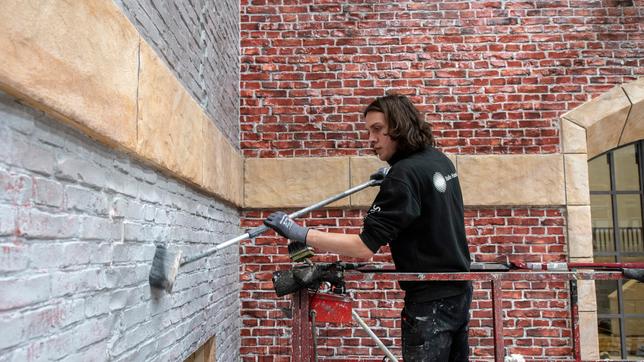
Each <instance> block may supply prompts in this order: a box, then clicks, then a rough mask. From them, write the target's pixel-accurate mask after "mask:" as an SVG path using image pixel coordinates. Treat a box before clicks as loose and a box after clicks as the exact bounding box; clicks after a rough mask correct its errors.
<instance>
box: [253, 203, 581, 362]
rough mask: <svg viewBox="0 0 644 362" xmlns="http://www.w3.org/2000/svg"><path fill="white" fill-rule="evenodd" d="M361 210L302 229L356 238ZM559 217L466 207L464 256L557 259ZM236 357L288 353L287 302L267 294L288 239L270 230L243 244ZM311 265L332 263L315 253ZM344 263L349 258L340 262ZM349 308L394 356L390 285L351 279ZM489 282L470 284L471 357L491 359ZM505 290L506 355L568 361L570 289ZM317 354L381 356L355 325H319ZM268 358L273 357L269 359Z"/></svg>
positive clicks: (380, 259)
mask: <svg viewBox="0 0 644 362" xmlns="http://www.w3.org/2000/svg"><path fill="white" fill-rule="evenodd" d="M269 213H270V211H269V210H266V211H262V212H259V211H251V212H247V213H246V214H245V215H244V220H245V224H244V226H245V227H252V226H256V225H259V223H260V222H261V220H263V218H265V217H266V216H268V214H269ZM363 217H364V213H363V212H357V211H350V210H328V211H318V212H314V213H313V214H311V215H308V216H307V217H305V218H303V224H304V225H307V226H311V227H317V228H319V229H320V230H326V231H333V232H347V233H357V232H359V231H360V224H361V221H362V218H363ZM563 225H564V218H563V215H562V211H561V210H559V209H541V208H531V209H469V210H467V213H466V227H467V234H468V238H469V241H470V251H471V252H472V254H473V255H474V258H475V260H476V261H501V260H502V261H506V259H505V258H502V257H499V255H510V256H512V257H513V258H518V259H522V260H526V261H533V262H548V261H563V260H565V253H564V228H563ZM240 253H241V255H242V257H241V258H242V267H241V278H242V281H243V287H242V288H243V290H242V292H241V300H242V323H243V328H242V356H244V360H245V361H255V360H262V361H264V360H265V359H260V358H259V357H260V356H269V355H270V356H273V357H275V358H276V359H275V360H280V359H279V358H277V357H279V356H282V357H284V356H288V355H290V345H291V340H290V335H291V334H290V333H291V332H290V326H291V319H290V318H288V317H287V316H286V314H285V313H284V312H282V309H284V308H285V309H289V308H290V307H291V305H290V299H289V298H288V297H282V298H278V297H277V296H276V295H275V294H274V292H273V289H272V288H273V285H272V282H271V275H272V272H273V271H275V270H282V269H288V268H289V267H290V260H289V259H288V257H287V256H286V255H287V250H286V240H285V239H283V238H281V237H276V236H275V234H273V233H271V234H270V235H269V234H267V235H265V236H262V237H258V238H257V239H256V240H255V242H254V243H250V242H246V243H243V245H242V246H241V251H240ZM314 260H315V261H325V262H329V261H335V260H337V258H336V257H335V256H334V255H329V254H325V255H320V256H317V257H316V258H315V259H314ZM343 260H345V261H350V260H351V259H347V258H344V259H343ZM374 262H376V263H391V259H390V257H389V254H388V250H387V248H384V249H383V250H381V252H380V253H379V254H377V255H376V256H375V257H374ZM347 289H348V290H349V295H350V296H351V297H352V298H353V300H354V304H353V306H354V308H355V309H356V310H357V311H358V312H359V313H360V315H361V316H362V317H363V318H364V319H365V320H366V322H367V324H369V326H371V327H373V330H374V332H376V334H377V335H378V336H379V337H380V338H381V339H382V340H383V342H384V343H385V344H386V345H388V346H391V347H392V351H393V352H394V353H395V354H397V355H398V356H400V338H399V337H400V331H399V328H400V322H399V314H400V310H401V308H402V305H403V302H402V297H403V293H402V292H401V291H400V290H399V289H398V288H397V285H396V284H395V283H394V282H390V281H374V280H368V281H366V282H365V281H364V280H350V281H348V283H347ZM489 289H490V285H489V283H475V290H476V291H475V297H474V302H473V304H472V322H471V324H470V326H471V332H470V336H471V346H472V347H471V353H472V356H473V357H477V356H479V357H490V356H492V354H493V339H492V336H493V331H492V328H491V326H492V311H491V309H490V307H491V301H490V291H489ZM503 289H504V295H503V296H504V300H505V303H504V308H505V312H504V313H505V314H504V326H505V328H506V329H505V336H506V344H507V346H508V352H509V353H521V354H524V355H529V356H540V357H558V358H564V357H566V356H570V354H571V348H572V347H571V346H572V342H571V339H570V333H571V332H570V322H569V318H570V315H569V303H568V288H567V285H566V284H565V283H555V282H550V283H546V282H507V283H504V284H503ZM319 327H320V330H319V335H320V338H319V341H318V343H319V348H318V353H319V355H320V356H325V357H327V356H328V357H346V358H353V359H358V358H368V357H376V356H381V357H382V353H381V352H380V350H379V349H378V348H377V347H374V346H375V345H374V343H373V342H372V341H371V340H370V339H369V338H368V337H367V335H366V334H365V333H364V332H363V331H362V330H361V329H360V327H359V326H353V327H351V326H330V325H321V326H319ZM267 360H273V359H267Z"/></svg>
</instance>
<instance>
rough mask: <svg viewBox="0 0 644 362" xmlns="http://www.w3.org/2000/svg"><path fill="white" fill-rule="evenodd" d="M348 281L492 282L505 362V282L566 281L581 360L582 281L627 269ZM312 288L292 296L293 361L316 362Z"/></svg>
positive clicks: (500, 356) (362, 274)
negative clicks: (578, 283)
mask: <svg viewBox="0 0 644 362" xmlns="http://www.w3.org/2000/svg"><path fill="white" fill-rule="evenodd" d="M346 277H347V280H350V281H352V282H355V281H360V280H365V281H465V280H469V281H481V282H490V283H491V287H490V289H491V299H492V313H493V314H492V315H493V317H492V320H493V321H492V322H493V323H492V327H493V330H494V360H495V361H498V362H503V361H504V358H505V342H504V339H503V314H502V312H503V309H502V306H503V294H502V292H503V290H502V288H501V284H502V282H505V281H541V282H562V281H564V282H565V281H568V282H569V285H570V308H571V326H572V343H573V346H572V347H573V353H574V360H575V361H581V350H580V346H579V310H578V300H577V298H578V296H577V281H578V280H617V279H623V278H624V273H623V271H606V270H571V271H543V270H540V271H523V270H522V271H482V272H469V273H399V272H395V271H387V270H382V269H378V270H375V269H374V270H369V269H363V270H359V271H349V272H347V273H346ZM309 293H310V292H309V291H308V290H306V289H302V290H300V291H298V292H296V293H294V294H293V295H292V298H293V331H292V333H293V344H292V346H293V348H292V352H291V361H293V362H305V361H306V362H309V361H313V360H314V358H313V356H314V355H315V353H314V351H313V344H314V343H313V336H312V333H311V330H312V327H313V326H312V324H311V320H310V309H309V296H310V295H309Z"/></svg>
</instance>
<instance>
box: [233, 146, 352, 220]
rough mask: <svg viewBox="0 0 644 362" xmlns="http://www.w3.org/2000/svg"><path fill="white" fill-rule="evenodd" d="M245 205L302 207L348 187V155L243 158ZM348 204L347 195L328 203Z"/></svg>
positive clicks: (253, 206)
mask: <svg viewBox="0 0 644 362" xmlns="http://www.w3.org/2000/svg"><path fill="white" fill-rule="evenodd" d="M244 170H245V171H244V185H245V186H244V206H245V207H246V208H301V207H305V206H310V205H312V204H315V203H317V202H319V201H321V200H324V199H326V198H328V197H331V196H333V195H336V194H339V193H341V192H343V191H346V190H347V189H349V183H350V179H349V158H348V157H324V158H313V157H310V158H278V159H267V158H262V159H246V160H245V162H244ZM348 205H349V198H348V197H347V198H344V199H342V200H339V201H336V202H334V203H333V204H331V205H329V207H342V206H348Z"/></svg>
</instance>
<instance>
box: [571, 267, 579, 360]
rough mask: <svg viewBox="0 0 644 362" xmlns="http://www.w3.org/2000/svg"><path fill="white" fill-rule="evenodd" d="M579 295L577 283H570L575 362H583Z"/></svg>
mask: <svg viewBox="0 0 644 362" xmlns="http://www.w3.org/2000/svg"><path fill="white" fill-rule="evenodd" d="M578 297H579V296H578V294H577V281H576V280H574V279H573V280H571V281H570V320H571V322H572V326H571V327H572V350H573V352H574V354H575V356H574V357H575V361H579V362H580V361H581V343H580V339H579V303H578V302H579V300H578Z"/></svg>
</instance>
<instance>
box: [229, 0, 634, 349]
mask: <svg viewBox="0 0 644 362" xmlns="http://www.w3.org/2000/svg"><path fill="white" fill-rule="evenodd" d="M642 5H644V4H643V3H642V2H641V1H628V0H626V1H612V0H607V1H601V0H597V1H595V0H573V1H558V0H552V1H521V2H512V1H440V2H439V1H435V2H431V1H424V2H423V1H421V2H418V1H395V2H393V1H388V2H385V1H349V2H337V1H324V0H293V1H286V0H274V1H273V0H242V1H241V46H242V48H241V85H240V92H241V93H240V94H241V109H240V132H241V133H240V141H241V147H242V150H243V153H244V155H245V156H246V157H251V158H273V157H307V156H311V157H312V156H338V155H340V156H341V155H364V154H369V153H370V151H369V150H368V144H367V141H366V137H367V135H366V133H365V132H364V130H363V127H364V126H363V125H362V124H361V114H360V112H361V111H362V110H363V109H364V107H365V106H366V105H367V104H368V103H369V102H371V101H372V100H373V99H374V97H376V96H382V95H384V94H386V93H387V92H392V91H393V92H398V93H403V94H406V95H408V96H410V97H411V98H412V100H413V101H414V102H415V103H416V104H417V105H418V106H419V108H420V110H421V111H422V112H423V113H424V114H425V119H426V120H427V121H429V122H431V124H432V126H433V130H434V135H435V136H436V139H437V142H438V146H439V147H440V148H441V149H442V150H443V151H445V152H448V153H452V154H552V153H559V152H561V149H560V135H561V134H560V130H559V121H558V117H559V116H560V115H561V114H563V113H565V112H567V111H569V110H571V109H574V108H575V107H577V106H578V105H580V104H581V103H583V102H585V101H588V100H590V99H591V98H593V97H595V96H597V95H599V94H602V93H604V92H605V91H607V90H609V89H611V88H612V87H614V86H615V85H618V84H622V83H624V82H628V81H630V80H634V79H636V78H638V77H642V76H643V75H644V63H643V59H644V57H642V52H641V48H642V34H644V32H643V29H642V24H643V23H642V21H641V19H642V11H643V10H642V9H643V8H644V7H643V6H642ZM312 182H313V181H312ZM268 214H269V210H258V211H252V212H246V213H245V214H244V218H243V223H244V224H245V225H247V226H250V225H256V224H257V223H259V222H260V220H261V219H262V218H263V217H266V216H268ZM363 215H364V214H363V211H359V210H331V211H325V212H320V213H314V214H313V215H310V216H309V217H307V218H306V221H305V222H306V223H307V224H309V225H313V226H316V227H321V228H324V229H328V230H332V231H337V232H353V233H357V232H359V230H360V225H361V222H362V217H363ZM564 220H565V217H564V215H563V210H562V209H558V208H546V209H544V208H542V207H533V206H530V205H526V206H523V207H515V208H509V209H506V208H487V209H468V210H467V215H466V221H467V232H468V239H469V242H470V248H471V252H472V254H473V256H474V259H475V260H477V261H486V262H491V261H497V260H505V259H506V256H512V257H514V258H517V259H523V260H526V261H555V260H565V259H566V252H567V247H566V245H565V236H564V235H565V232H564V228H565V225H564ZM240 253H241V255H242V292H241V298H242V323H243V329H242V349H241V355H242V356H243V359H244V360H245V361H287V360H289V357H288V356H289V354H290V348H289V346H290V339H289V338H290V323H291V320H290V319H289V318H288V317H287V316H286V314H285V313H284V312H283V310H284V309H288V308H290V301H289V299H288V298H276V296H275V294H274V293H273V292H272V291H271V287H272V285H271V284H272V283H271V281H270V275H271V273H272V271H274V270H276V269H282V268H288V266H289V260H288V258H287V256H286V255H287V251H286V242H285V240H283V239H281V238H275V237H271V236H267V237H260V238H258V239H256V240H255V242H254V243H252V244H248V245H246V246H243V247H242V248H241V251H240ZM317 260H335V259H334V257H332V256H319V257H317ZM374 261H376V262H379V263H386V262H389V261H390V257H389V254H388V251H387V250H386V249H384V250H382V251H381V253H379V254H378V255H377V256H376V257H375V259H374ZM489 287H490V286H489V285H487V284H486V283H477V284H475V299H474V303H473V310H472V322H471V332H470V336H471V346H472V347H471V353H470V355H471V357H472V358H473V359H474V360H491V359H492V358H493V331H492V328H491V325H492V320H491V316H492V313H491V310H490V309H489V308H490V307H491V302H490V291H489ZM348 288H349V290H350V294H351V296H352V297H353V298H354V300H355V302H354V307H355V308H356V309H357V310H358V312H359V313H360V314H361V315H362V316H363V317H364V318H365V319H366V320H367V323H368V324H369V325H371V326H373V327H374V330H375V332H376V334H378V335H379V336H380V337H381V338H382V339H383V341H384V342H385V344H387V345H389V346H392V349H393V351H394V353H395V354H396V355H397V356H400V355H401V354H400V339H399V333H400V332H399V327H400V322H399V319H398V318H399V317H398V316H399V312H400V309H401V307H402V299H401V297H402V294H401V292H400V291H399V290H398V289H397V287H396V285H394V284H392V283H383V282H367V283H359V282H353V281H352V282H350V283H349V285H348ZM503 288H504V290H505V292H504V293H505V294H504V297H505V301H506V302H505V306H504V307H505V314H504V323H505V327H506V329H505V340H506V346H507V348H506V353H507V354H511V353H517V354H522V355H524V356H526V357H530V358H536V359H546V358H548V359H569V358H571V357H572V341H571V336H570V333H571V332H570V322H569V312H568V310H569V304H568V293H569V290H568V286H567V284H565V283H538V282H529V283H528V282H513V283H507V284H504V285H503ZM319 333H320V340H319V346H320V347H319V349H318V351H319V353H320V355H321V356H322V358H323V359H324V360H329V361H331V360H342V359H346V360H374V361H375V360H381V358H382V353H380V351H379V350H378V349H377V348H376V347H374V344H373V342H371V341H370V340H369V339H368V338H366V335H365V334H364V332H362V331H361V330H360V329H359V328H356V327H346V328H339V327H335V326H321V328H320V332H319ZM268 355H271V356H273V357H267V356H268Z"/></svg>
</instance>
